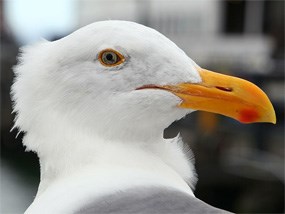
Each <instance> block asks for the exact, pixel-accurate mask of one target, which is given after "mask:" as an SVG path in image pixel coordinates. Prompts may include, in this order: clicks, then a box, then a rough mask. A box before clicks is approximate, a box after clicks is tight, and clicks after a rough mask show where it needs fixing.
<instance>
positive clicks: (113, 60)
mask: <svg viewBox="0 0 285 214" xmlns="http://www.w3.org/2000/svg"><path fill="white" fill-rule="evenodd" d="M98 59H99V61H100V63H101V64H102V65H104V66H109V67H110V66H116V65H119V64H121V63H123V62H124V61H125V57H124V56H123V55H122V54H120V53H119V52H117V51H115V50H112V49H106V50H103V51H101V52H100V53H99V56H98Z"/></svg>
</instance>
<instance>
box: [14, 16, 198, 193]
mask: <svg viewBox="0 0 285 214" xmlns="http://www.w3.org/2000/svg"><path fill="white" fill-rule="evenodd" d="M106 48H112V49H115V50H117V51H119V52H120V53H122V54H123V55H124V56H125V58H126V61H125V62H124V63H122V64H121V65H119V66H116V67H105V66H103V65H102V64H101V63H100V62H99V61H98V53H99V52H100V51H101V50H103V49H106ZM195 66H197V65H196V64H195V63H194V62H193V61H192V60H191V59H190V58H189V57H188V56H187V55H186V54H185V53H184V52H183V51H182V50H181V49H180V48H178V47H177V46H176V45H175V44H174V43H173V42H171V41H170V40H169V39H167V38H166V37H165V36H163V35H161V34H160V33H158V32H157V31H155V30H153V29H151V28H148V27H145V26H143V25H139V24H136V23H132V22H126V21H103V22H97V23H94V24H91V25H88V26H86V27H84V28H81V29H79V30H78V31H76V32H74V33H72V34H70V35H69V36H67V37H65V38H63V39H60V40H58V41H54V42H47V41H43V42H40V43H38V44H36V45H33V46H30V47H25V48H23V49H22V54H21V56H20V57H19V64H18V65H17V66H16V67H15V68H14V71H15V74H16V79H15V83H14V85H13V87H12V97H13V100H14V111H15V112H16V113H17V116H16V120H15V127H18V128H19V129H20V130H21V131H23V132H25V137H24V141H23V142H24V145H25V146H26V147H27V149H28V150H32V151H35V152H36V153H37V154H38V155H39V158H40V162H41V176H42V184H41V185H42V186H45V187H43V188H42V189H45V188H46V186H47V185H48V184H49V183H50V182H52V181H53V180H54V179H56V178H57V177H60V176H61V175H62V174H71V173H72V172H73V171H76V170H78V169H79V168H80V167H84V166H85V165H88V166H91V165H94V166H95V165H99V164H100V163H102V164H103V163H110V165H111V164H114V165H116V164H121V165H133V166H134V167H136V168H139V167H142V168H143V167H150V168H153V169H154V171H155V170H156V171H157V173H159V170H157V169H156V163H155V162H157V165H159V164H160V162H163V163H164V164H166V165H167V166H168V167H169V168H171V170H174V171H175V172H177V173H178V174H180V175H181V176H182V177H183V178H184V179H190V180H191V181H190V182H193V181H194V177H195V176H194V173H193V166H192V164H191V163H189V162H188V158H187V157H186V155H184V153H183V151H182V149H181V146H179V145H178V144H177V143H175V142H176V141H178V140H173V142H172V141H170V140H168V141H165V140H163V137H162V135H163V130H164V129H165V128H166V127H167V126H169V125H170V124H171V123H172V122H173V121H175V120H178V119H180V118H182V117H183V116H185V115H186V114H187V113H189V112H191V110H189V109H188V110H186V109H181V108H177V107H176V106H177V104H179V103H180V102H181V100H180V99H179V98H178V97H177V96H175V95H173V94H172V93H170V92H167V91H163V90H135V89H136V88H138V87H141V86H143V85H147V84H159V85H164V84H175V83H181V82H193V83H195V82H200V81H201V78H200V76H199V74H198V72H197V70H196V69H195ZM171 142H172V143H171ZM157 168H159V167H158V166H157ZM160 168H161V167H160ZM43 183H44V184H43Z"/></svg>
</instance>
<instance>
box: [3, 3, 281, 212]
mask: <svg viewBox="0 0 285 214" xmlns="http://www.w3.org/2000/svg"><path fill="white" fill-rule="evenodd" d="M0 2H1V7H0V9H1V13H0V15H1V17H0V20H1V23H0V27H1V186H0V187H1V203H0V205H1V210H0V213H3V214H6V213H23V211H24V210H25V209H26V208H27V207H28V206H29V204H30V203H31V202H32V201H33V198H34V196H35V194H36V191H37V185H38V183H39V164H38V160H37V156H36V155H35V154H33V153H31V152H29V153H25V152H24V150H25V149H24V147H23V146H22V144H21V138H22V134H20V135H19V136H18V137H17V139H15V137H16V134H17V131H16V130H15V131H13V132H10V129H11V127H12V125H13V122H12V120H13V117H14V115H12V114H11V101H10V95H9V91H10V86H11V84H12V79H13V73H12V70H11V67H12V66H13V65H14V64H16V55H17V53H18V48H19V47H20V46H22V45H25V44H30V43H33V42H35V41H37V40H39V39H41V38H45V39H48V40H56V39H59V38H61V37H63V36H65V35H67V34H69V33H71V32H72V31H73V30H75V29H77V28H79V27H81V26H84V25H86V24H89V23H92V22H94V21H98V20H106V19H123V20H131V21H136V22H139V23H141V24H144V25H147V26H150V27H152V28H155V29H156V30H158V31H160V32H161V33H163V34H165V35H166V36H167V37H169V38H170V39H171V40H173V41H174V42H175V43H176V44H177V45H178V46H179V47H181V48H182V49H183V50H184V51H185V52H186V53H187V54H188V55H189V56H190V57H191V58H192V59H194V61H196V62H197V63H198V64H199V65H201V66H202V67H204V68H208V69H211V70H216V71H219V72H222V73H228V74H233V75H235V76H239V77H242V78H245V79H248V80H250V81H252V82H254V83H255V84H257V85H258V86H260V87H261V88H262V89H263V90H264V91H265V92H266V93H267V94H268V96H269V98H270V99H271V101H272V102H273V105H274V108H275V110H276V114H277V125H272V124H251V125H244V124H240V123H238V122H236V121H233V120H232V119H229V118H226V117H223V116H219V115H214V114H210V113H204V112H195V113H193V114H191V115H189V116H187V117H186V118H185V119H183V120H181V121H178V122H175V123H174V124H172V125H171V126H170V127H168V128H167V129H166V130H165V137H166V138H168V137H174V136H176V135H177V133H178V132H181V135H182V137H183V139H184V142H186V143H188V144H189V145H190V147H191V148H192V150H193V152H194V154H195V157H196V168H197V173H198V175H199V181H198V184H197V188H196V190H195V195H196V196H197V197H198V198H200V199H202V200H204V201H205V202H207V203H210V204H212V205H214V206H217V207H220V208H224V209H226V210H230V211H233V212H237V213H283V212H284V97H285V96H284V1H282V0H280V1H269V0H268V1H265V0H259V1H245V0H188V1H187V0H178V1H170V0H93V1H92V0H61V1H57V0H42V1H38V0H26V1H18V0H6V1H1V0H0Z"/></svg>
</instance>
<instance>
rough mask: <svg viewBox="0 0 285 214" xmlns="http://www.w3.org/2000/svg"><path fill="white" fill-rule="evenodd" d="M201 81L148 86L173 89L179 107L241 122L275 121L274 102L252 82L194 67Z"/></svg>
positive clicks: (171, 90)
mask: <svg viewBox="0 0 285 214" xmlns="http://www.w3.org/2000/svg"><path fill="white" fill-rule="evenodd" d="M197 70H198V71H199V73H200V76H201V78H202V82H200V83H195V84H193V83H181V84H178V85H164V86H151V87H146V88H157V89H163V90H167V91H170V92H172V93H173V94H175V95H176V96H178V97H180V98H181V99H182V102H181V103H180V104H179V105H178V107H180V108H191V109H194V110H203V111H208V112H213V113H217V114H222V115H225V116H228V117H231V118H234V119H236V120H238V121H240V122H242V123H255V122H269V123H274V124H275V123H276V116H275V111H274V109H273V106H272V104H271V102H270V100H269V99H268V97H267V96H266V94H265V93H264V92H263V91H262V90H261V89H260V88H258V87H257V86H256V85H254V84H253V83H251V82H249V81H246V80H243V79H240V78H236V77H232V76H227V75H223V74H219V73H215V72H212V71H208V70H206V69H202V68H197Z"/></svg>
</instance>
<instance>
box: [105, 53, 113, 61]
mask: <svg viewBox="0 0 285 214" xmlns="http://www.w3.org/2000/svg"><path fill="white" fill-rule="evenodd" d="M106 59H107V60H109V61H113V60H114V59H113V54H110V53H108V54H107V55H106Z"/></svg>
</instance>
